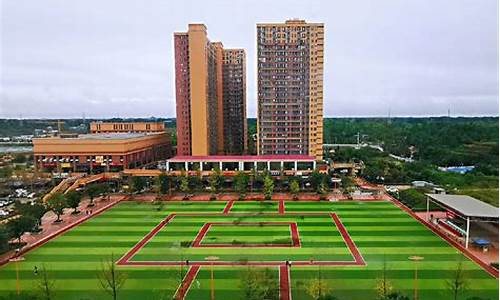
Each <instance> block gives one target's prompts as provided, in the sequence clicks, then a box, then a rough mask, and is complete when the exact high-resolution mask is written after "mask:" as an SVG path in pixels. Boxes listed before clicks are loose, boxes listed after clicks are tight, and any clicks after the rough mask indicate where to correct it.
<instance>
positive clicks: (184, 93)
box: [174, 24, 246, 156]
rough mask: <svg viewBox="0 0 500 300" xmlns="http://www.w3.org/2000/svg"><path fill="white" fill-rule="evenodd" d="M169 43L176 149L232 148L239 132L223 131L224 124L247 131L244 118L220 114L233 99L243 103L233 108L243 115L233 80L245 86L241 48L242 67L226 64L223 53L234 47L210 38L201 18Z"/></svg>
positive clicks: (215, 151)
mask: <svg viewBox="0 0 500 300" xmlns="http://www.w3.org/2000/svg"><path fill="white" fill-rule="evenodd" d="M174 45H175V85H176V109H177V154H178V155H191V156H206V155H215V154H225V153H228V152H229V149H231V151H232V149H233V148H232V145H233V144H238V143H239V137H238V139H236V141H233V140H232V137H234V136H235V135H234V134H231V135H230V136H226V130H225V128H226V126H231V127H233V128H236V130H240V131H241V132H246V120H245V122H243V124H241V122H240V123H239V124H233V123H232V122H233V121H234V120H233V119H232V118H230V119H226V117H225V115H226V113H225V112H226V110H230V108H231V107H233V103H234V102H238V103H240V104H242V105H240V106H239V111H238V112H235V113H234V114H235V115H238V114H239V115H243V116H245V117H246V113H245V109H246V105H245V103H246V99H245V93H244V92H243V93H240V94H239V96H238V95H236V89H237V87H238V86H243V90H244V89H245V76H244V75H245V70H244V67H245V55H244V51H243V50H241V51H242V52H243V58H242V61H241V62H240V65H242V66H243V67H242V70H237V68H233V67H230V68H226V63H225V62H226V57H227V53H229V52H232V51H233V50H226V49H224V48H223V45H222V43H220V42H210V40H209V39H208V37H207V28H206V27H205V25H203V24H189V28H188V31H187V32H182V33H175V34H174ZM231 62H233V60H231ZM226 69H227V74H226V73H225V72H226ZM241 74H243V75H242V76H241ZM233 80H234V82H233ZM226 90H227V91H229V92H227V96H226ZM236 98H238V99H236ZM243 125H244V126H245V127H242V128H241V129H239V126H243ZM231 133H232V131H231ZM228 139H229V140H228ZM226 145H227V146H226ZM229 146H231V148H229ZM241 151H243V150H241ZM231 153H232V152H231ZM240 153H241V152H240ZM232 154H233V153H232Z"/></svg>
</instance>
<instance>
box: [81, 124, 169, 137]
mask: <svg viewBox="0 0 500 300" xmlns="http://www.w3.org/2000/svg"><path fill="white" fill-rule="evenodd" d="M118 132H129V133H152V132H165V124H164V123H163V122H91V123H90V133H92V134H95V133H118Z"/></svg>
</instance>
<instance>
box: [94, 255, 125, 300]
mask: <svg viewBox="0 0 500 300" xmlns="http://www.w3.org/2000/svg"><path fill="white" fill-rule="evenodd" d="M97 277H98V279H99V282H100V284H101V287H102V289H103V290H104V291H105V292H106V293H108V294H110V295H111V297H112V299H113V300H116V299H118V292H119V291H120V289H121V288H122V287H123V285H124V284H125V281H126V280H127V274H125V273H123V272H122V271H120V270H118V269H117V268H116V265H115V260H114V257H113V254H111V257H110V258H109V260H105V261H102V262H101V269H100V270H99V272H98V274H97Z"/></svg>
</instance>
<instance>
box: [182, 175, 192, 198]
mask: <svg viewBox="0 0 500 300" xmlns="http://www.w3.org/2000/svg"><path fill="white" fill-rule="evenodd" d="M180 189H181V192H183V193H184V199H189V196H188V194H189V191H190V190H191V189H190V187H189V177H188V176H187V175H185V176H182V177H181V185H180Z"/></svg>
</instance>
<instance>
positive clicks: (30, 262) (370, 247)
mask: <svg viewBox="0 0 500 300" xmlns="http://www.w3.org/2000/svg"><path fill="white" fill-rule="evenodd" d="M225 205H226V203H225V202H218V201H214V202H176V203H165V204H164V205H162V206H160V207H159V206H155V205H152V204H150V203H135V202H124V203H120V204H118V205H117V206H115V207H114V208H112V209H110V210H109V211H107V212H105V213H103V214H102V215H100V216H97V217H95V218H93V219H91V220H89V221H87V222H86V223H84V224H82V225H80V226H78V227H76V228H74V229H73V230H71V231H69V232H67V233H66V234H64V235H63V236H60V237H58V238H56V239H54V240H52V241H50V242H49V243H47V244H46V245H44V246H42V247H40V248H38V249H36V250H34V251H32V252H29V253H28V254H27V255H25V258H26V260H25V261H23V262H21V263H19V269H20V278H21V288H22V289H23V290H32V289H35V286H36V284H37V276H36V275H34V273H33V267H34V266H35V265H36V266H38V267H39V268H40V267H41V266H42V265H45V266H46V268H47V269H49V270H50V275H51V276H52V277H53V278H54V279H55V289H56V298H57V299H111V297H110V296H109V295H107V294H105V293H104V292H102V291H101V289H100V286H99V282H98V280H97V276H96V271H97V270H98V269H99V268H100V264H101V261H102V260H103V259H105V258H107V257H109V256H110V254H111V253H113V254H114V256H115V257H116V259H118V258H119V257H121V256H122V255H124V254H125V253H126V252H128V251H129V250H130V249H131V248H132V247H134V245H135V244H136V243H137V242H138V241H139V240H141V239H142V238H143V237H144V236H145V235H146V234H147V233H149V232H150V231H151V229H152V228H154V227H155V226H156V225H157V224H158V223H159V222H160V221H161V220H163V219H164V218H166V217H167V215H168V214H170V213H179V214H181V213H193V212H198V213H219V212H222V211H223V209H224V207H225ZM158 208H159V209H158ZM277 211H278V202H272V203H269V204H268V203H258V202H236V203H235V204H234V206H233V208H232V210H231V212H233V213H236V212H238V213H239V212H248V213H254V214H256V215H255V216H252V217H246V220H244V221H248V222H261V221H262V222H273V221H276V222H278V221H280V222H281V221H285V222H296V223H297V227H298V231H299V233H300V239H301V246H302V247H300V248H276V249H270V248H248V249H246V248H236V249H235V248H228V249H223V248H220V249H219V248H197V249H194V248H182V251H181V252H182V253H176V252H175V251H174V249H173V247H172V244H173V243H174V242H175V241H178V242H180V241H192V239H193V237H194V236H196V235H197V233H198V232H199V230H200V228H201V226H202V225H203V224H204V223H205V222H226V221H228V222H233V221H243V220H241V218H240V217H235V216H231V215H227V216H205V217H194V216H177V217H175V218H174V219H173V220H172V223H171V224H168V225H167V226H165V227H164V228H163V229H162V230H161V231H160V232H159V233H158V234H157V235H156V236H155V237H154V238H153V239H152V240H150V242H149V243H148V244H146V245H145V247H144V248H143V249H142V250H140V251H139V252H138V253H137V255H136V256H134V257H133V258H132V259H131V260H132V261H141V260H143V259H144V260H151V259H154V260H169V259H173V260H179V259H180V258H177V257H180V256H181V254H182V255H183V256H184V255H185V256H187V255H189V256H190V259H193V260H196V259H203V257H204V256H207V255H218V256H220V257H221V259H223V260H225V259H228V260H229V259H232V260H238V259H245V258H246V259H255V260H262V261H266V260H267V261H269V260H283V259H284V258H285V259H286V258H290V259H300V258H305V259H307V258H308V257H309V256H311V255H313V256H315V259H318V260H319V259H329V258H330V257H332V256H335V257H336V258H338V259H340V260H343V259H346V260H348V259H352V258H351V257H350V254H349V252H348V249H347V248H346V247H345V244H344V243H343V241H342V238H341V237H340V236H339V233H338V230H337V228H336V226H335V224H333V223H332V222H331V219H328V218H327V217H323V216H318V217H311V216H306V217H304V218H301V217H300V214H299V215H297V216H295V215H294V216H291V215H283V216H274V217H271V216H259V215H258V213H271V212H277ZM286 212H287V213H289V212H295V213H301V212H323V213H328V212H333V213H336V214H337V215H338V216H339V218H340V220H341V221H342V223H343V224H344V226H345V227H346V229H347V231H348V232H349V234H350V236H351V237H352V239H353V241H354V242H355V244H356V246H357V247H358V248H359V251H360V253H361V254H362V255H363V257H364V259H365V261H366V263H367V265H366V266H345V267H341V266H331V267H321V269H319V268H318V267H298V266H292V268H291V280H292V296H293V299H310V298H308V296H306V294H305V292H304V289H303V286H304V282H306V281H307V280H309V279H312V278H314V277H315V276H317V274H318V272H321V274H322V278H325V279H326V280H327V281H328V283H329V284H330V286H331V289H332V291H333V293H334V294H335V295H336V296H337V297H338V298H339V299H340V300H342V299H363V300H365V299H374V298H375V293H374V287H375V281H376V279H377V278H379V277H380V276H381V268H382V265H383V261H384V259H385V260H386V261H387V266H388V269H389V270H388V276H389V278H390V280H391V282H392V285H393V286H394V287H395V288H396V289H399V290H403V291H404V292H405V293H407V294H409V295H410V294H411V289H412V287H413V280H412V279H413V274H414V273H413V269H414V267H413V264H412V263H411V262H410V261H408V256H410V255H420V256H424V257H425V260H424V261H423V262H421V263H420V266H419V269H420V271H419V278H420V281H419V285H420V290H421V293H420V296H421V297H420V299H423V300H425V299H428V300H434V299H451V295H450V293H449V292H448V291H447V290H446V279H449V278H451V276H452V271H453V270H454V268H455V267H456V264H457V261H458V260H459V259H461V258H463V256H462V255H461V254H460V253H458V252H457V251H456V250H455V249H454V248H453V247H451V246H449V245H448V244H447V243H446V242H444V241H443V240H442V239H441V238H439V237H437V236H436V235H435V234H433V233H432V232H430V231H429V230H427V229H426V228H425V227H424V226H422V225H420V224H419V223H418V222H416V221H415V220H414V219H412V218H411V217H409V216H408V215H407V214H406V213H405V212H403V211H401V210H400V209H399V208H397V207H396V206H394V205H393V204H392V203H390V202H340V203H327V202H321V203H314V202H294V201H289V202H286ZM259 229H260V230H259ZM212 230H214V231H213V232H212ZM270 232H271V233H270ZM286 233H287V232H284V231H283V230H282V228H281V227H280V226H271V227H269V228H266V227H262V228H261V227H260V226H257V227H253V228H246V229H245V228H242V227H238V226H236V227H231V226H229V227H224V228H212V229H211V230H210V231H209V232H208V233H207V235H206V237H205V239H204V240H203V242H204V243H205V242H210V240H209V239H207V238H216V239H217V243H228V242H232V235H234V239H241V240H242V241H243V240H245V241H246V242H248V243H250V242H252V243H253V242H254V241H255V242H256V243H257V242H259V243H261V242H265V241H268V240H269V236H272V237H273V238H272V239H271V240H273V239H274V238H276V239H282V238H288V237H289V235H287V234H286ZM243 250H244V251H243ZM464 268H465V269H466V272H465V274H466V276H467V278H468V280H469V284H468V286H469V289H468V294H467V296H481V297H485V298H489V299H496V298H497V295H498V280H497V279H494V278H493V277H491V276H490V275H489V274H488V273H486V272H485V271H483V270H482V269H481V268H480V267H478V266H477V265H476V264H474V263H473V262H471V261H469V260H466V261H465V263H464ZM120 269H123V270H124V271H125V272H127V274H128V279H127V282H126V284H125V286H124V288H123V290H122V291H121V293H120V295H119V296H120V297H119V299H168V297H171V295H172V294H173V293H174V291H175V289H176V288H177V285H178V283H179V279H180V278H181V276H182V273H181V272H185V271H186V270H185V269H184V270H181V269H182V268H179V267H161V266H150V267H138V266H123V267H120ZM214 269H215V278H216V281H215V288H216V296H218V299H243V298H242V295H241V293H240V291H239V284H240V281H239V277H240V273H241V272H242V271H243V270H245V267H215V268H214ZM275 269H276V280H278V271H277V268H275ZM209 270H210V269H209V268H205V267H202V268H201V270H200V272H199V273H198V276H197V280H196V281H195V283H194V284H193V286H192V287H191V289H190V291H189V293H188V296H187V299H196V300H200V299H209V297H210V292H209V287H210V284H209V282H210V280H209V278H210V272H209ZM15 278H16V273H15V266H14V265H13V264H8V265H6V266H4V267H1V268H0V295H5V294H8V293H9V292H13V291H15V286H16V284H15V282H16V280H15ZM461 299H465V297H463V298H461Z"/></svg>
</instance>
